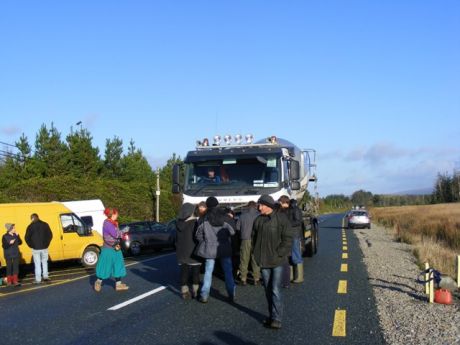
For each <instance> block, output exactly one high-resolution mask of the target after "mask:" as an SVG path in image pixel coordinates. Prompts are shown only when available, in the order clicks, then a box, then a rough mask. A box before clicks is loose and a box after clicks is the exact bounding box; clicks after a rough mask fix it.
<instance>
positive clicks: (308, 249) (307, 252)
mask: <svg viewBox="0 0 460 345" xmlns="http://www.w3.org/2000/svg"><path fill="white" fill-rule="evenodd" d="M312 236H313V235H312ZM313 241H314V240H313V237H312V238H311V240H310V242H308V243H307V244H306V245H305V256H306V257H309V258H311V257H312V256H313V253H314V248H313V246H314V244H313Z"/></svg>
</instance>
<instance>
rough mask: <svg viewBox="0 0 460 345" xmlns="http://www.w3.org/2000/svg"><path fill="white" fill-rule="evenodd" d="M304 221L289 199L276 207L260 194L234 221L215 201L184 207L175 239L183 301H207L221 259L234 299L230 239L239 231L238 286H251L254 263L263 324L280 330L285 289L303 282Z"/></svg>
mask: <svg viewBox="0 0 460 345" xmlns="http://www.w3.org/2000/svg"><path fill="white" fill-rule="evenodd" d="M301 222H302V214H301V211H300V210H299V209H298V207H297V205H296V204H295V203H294V202H293V201H291V200H289V198H288V197H281V198H280V200H278V203H276V202H275V200H274V199H273V198H272V197H271V196H269V195H262V196H261V197H260V198H259V200H258V202H257V204H256V203H255V202H253V201H252V202H249V203H248V205H247V210H246V212H243V213H242V215H241V216H240V217H239V219H238V220H236V221H235V219H234V218H233V213H232V212H231V211H230V210H228V209H225V208H221V207H219V203H218V201H217V199H216V198H215V197H209V198H208V199H207V200H206V203H200V204H199V205H197V206H195V205H193V204H189V203H185V204H184V205H182V208H181V210H180V212H179V215H178V220H177V239H176V251H177V260H178V263H179V265H180V283H181V293H182V297H183V298H184V299H190V298H197V299H198V300H199V301H200V302H202V303H207V302H208V299H209V293H210V289H211V284H212V274H213V271H214V266H215V262H216V260H217V259H218V260H219V262H220V265H221V267H222V271H223V273H224V277H225V287H226V290H227V295H228V299H229V301H230V302H234V301H235V298H236V295H235V290H236V288H235V287H236V284H235V279H234V275H233V263H232V255H233V250H232V237H233V236H234V235H235V234H236V233H237V232H238V233H239V235H240V236H239V237H240V240H241V243H240V248H239V249H240V265H239V273H240V276H239V284H241V285H247V283H248V273H249V270H248V266H249V264H251V268H252V277H253V284H254V285H259V284H260V283H261V280H262V281H263V286H264V289H265V296H266V299H267V304H268V313H269V316H268V317H267V318H266V319H265V320H264V325H265V326H266V327H269V328H273V329H279V328H281V321H282V316H283V303H282V293H281V289H282V287H285V288H287V287H289V283H290V282H291V281H292V282H295V283H300V282H302V281H303V266H302V262H303V259H302V253H301V246H302V241H301V238H302V236H303V233H302V227H301ZM201 264H204V277H203V282H202V285H201V289H200V275H199V274H200V265H201ZM190 280H191V289H190V286H189V283H190Z"/></svg>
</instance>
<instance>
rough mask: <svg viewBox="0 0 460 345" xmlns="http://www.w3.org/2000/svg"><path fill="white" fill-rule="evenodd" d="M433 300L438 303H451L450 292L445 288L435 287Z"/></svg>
mask: <svg viewBox="0 0 460 345" xmlns="http://www.w3.org/2000/svg"><path fill="white" fill-rule="evenodd" d="M434 301H435V302H436V303H440V304H452V294H451V292H450V291H449V290H446V289H437V290H436V291H435V292H434Z"/></svg>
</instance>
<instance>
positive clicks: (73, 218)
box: [61, 213, 89, 236]
mask: <svg viewBox="0 0 460 345" xmlns="http://www.w3.org/2000/svg"><path fill="white" fill-rule="evenodd" d="M61 224H62V229H63V230H64V232H65V233H69V232H76V233H77V234H78V235H80V236H86V235H88V234H89V229H88V226H87V225H86V224H85V223H83V222H82V220H81V219H80V218H78V216H77V215H75V214H73V213H67V214H61Z"/></svg>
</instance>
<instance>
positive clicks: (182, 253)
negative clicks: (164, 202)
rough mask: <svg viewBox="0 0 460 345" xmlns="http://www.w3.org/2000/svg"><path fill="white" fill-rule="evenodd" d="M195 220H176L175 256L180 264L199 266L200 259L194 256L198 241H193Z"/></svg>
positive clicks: (190, 218) (192, 218)
mask: <svg viewBox="0 0 460 345" xmlns="http://www.w3.org/2000/svg"><path fill="white" fill-rule="evenodd" d="M197 225H198V223H197V218H195V217H189V218H187V219H178V220H177V223H176V255H177V261H178V262H179V263H181V264H188V265H193V264H199V263H201V261H200V258H198V257H197V256H196V255H195V254H194V251H195V247H196V245H197V244H198V241H197V240H196V239H195V233H196V228H197Z"/></svg>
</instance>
